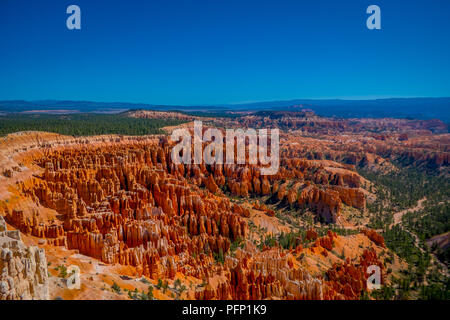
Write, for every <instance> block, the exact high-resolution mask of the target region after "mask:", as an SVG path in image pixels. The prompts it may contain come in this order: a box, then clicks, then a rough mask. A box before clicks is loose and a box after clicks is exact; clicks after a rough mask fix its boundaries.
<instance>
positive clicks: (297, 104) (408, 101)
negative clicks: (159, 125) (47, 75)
mask: <svg viewBox="0 0 450 320" xmlns="http://www.w3.org/2000/svg"><path fill="white" fill-rule="evenodd" d="M303 108H307V109H312V110H314V112H315V113H317V114H318V115H321V116H327V117H339V118H368V117H373V118H380V117H391V118H413V119H440V120H442V121H444V122H447V123H450V98H448V97H444V98H388V99H373V100H340V99H327V100H319V99H317V100H315V99H295V100H286V101H267V102H255V103H242V104H222V105H210V106H182V105H158V104H146V103H127V102H94V101H71V100H37V101H24V100H6V101H0V113H18V112H36V113H40V112H47V113H74V112H81V113H85V112H86V113H90V112H95V113H119V112H123V111H126V110H130V109H150V110H180V111H203V112H219V111H220V112H231V111H262V110H284V111H296V110H298V111H299V110H301V109H303Z"/></svg>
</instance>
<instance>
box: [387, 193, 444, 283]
mask: <svg viewBox="0 0 450 320" xmlns="http://www.w3.org/2000/svg"><path fill="white" fill-rule="evenodd" d="M425 200H426V197H424V198H422V199H420V200H419V201H418V202H417V205H416V206H414V207H412V208H408V209H405V210H402V211H399V212H396V213H394V222H393V223H391V224H390V226H389V228H392V227H393V226H395V225H398V226H399V227H400V228H401V229H402V230H403V231H405V232H407V233H408V234H409V235H411V237H413V239H414V245H415V246H416V247H417V248H418V249H419V250H420V252H422V253H425V250H424V249H423V248H422V247H421V246H420V239H419V237H418V236H417V235H416V234H415V233H414V232H411V231H410V230H408V229H407V228H406V227H405V226H404V225H403V221H402V218H403V216H404V215H405V214H406V213H408V212H417V211H419V210H421V209H423V202H424V201H425ZM424 216H426V214H425V215H424ZM424 216H422V217H424ZM431 261H432V262H436V263H438V264H439V265H440V266H441V267H442V270H443V272H444V274H445V275H446V276H447V277H448V276H449V273H448V269H447V266H446V265H445V264H444V263H442V262H441V261H440V260H439V259H437V258H436V257H435V256H434V254H431Z"/></svg>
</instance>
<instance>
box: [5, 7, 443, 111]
mask: <svg viewBox="0 0 450 320" xmlns="http://www.w3.org/2000/svg"><path fill="white" fill-rule="evenodd" d="M70 4H77V5H79V6H80V8H81V19H82V22H81V23H82V29H81V30H76V31H71V30H68V29H67V28H66V18H67V17H68V15H67V14H66V8H67V6H68V5H70ZM371 4H376V5H378V6H380V8H381V17H382V22H381V24H382V29H381V30H368V29H367V28H366V19H367V17H368V15H367V14H366V13H365V11H366V8H367V7H368V6H369V5H371ZM415 96H450V1H448V0H428V1H426V0H416V1H414V0H409V1H403V0H388V1H384V0H371V1H364V0H359V1H357V0H345V1H344V0H342V1H337V0H327V1H326V0H316V1H299V0H297V1H283V0H277V1H264V0H259V1H246V0H240V1H235V0H226V1H223V0H196V1H194V0H192V1H173V0H164V1H163V0H160V1H144V0H142V1H137V0H127V1H111V0H102V1H92V0H89V1H87V0H71V1H63V0H55V1H50V0H40V1H36V0H1V2H0V99H1V100H9V99H24V100H36V99H65V100H93V101H126V102H146V103H155V104H175V105H176V104H183V105H195V104H222V103H238V102H249V101H266V100H288V99H295V98H336V97H340V98H373V97H415Z"/></svg>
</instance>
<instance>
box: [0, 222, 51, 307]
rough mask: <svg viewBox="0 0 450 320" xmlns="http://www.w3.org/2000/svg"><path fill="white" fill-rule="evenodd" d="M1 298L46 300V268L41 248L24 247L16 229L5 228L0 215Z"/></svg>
mask: <svg viewBox="0 0 450 320" xmlns="http://www.w3.org/2000/svg"><path fill="white" fill-rule="evenodd" d="M0 271H1V273H0V300H47V299H49V291H48V285H49V281H48V270H47V259H46V258H45V254H44V250H43V249H39V248H37V247H26V246H25V245H24V244H23V242H22V241H21V238H20V233H19V231H7V230H6V224H5V221H4V220H3V217H1V216H0Z"/></svg>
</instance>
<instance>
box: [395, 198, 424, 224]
mask: <svg viewBox="0 0 450 320" xmlns="http://www.w3.org/2000/svg"><path fill="white" fill-rule="evenodd" d="M425 200H427V198H425V197H424V198H422V199H420V200H419V201H417V205H416V206H414V207H412V208H408V209H405V210H402V211H399V212H396V213H394V222H393V223H391V225H390V226H389V228H392V227H393V226H395V225H397V224H401V222H402V217H403V216H404V215H405V214H406V213H408V212H416V211H419V210H421V209H423V203H424V201H425Z"/></svg>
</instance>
